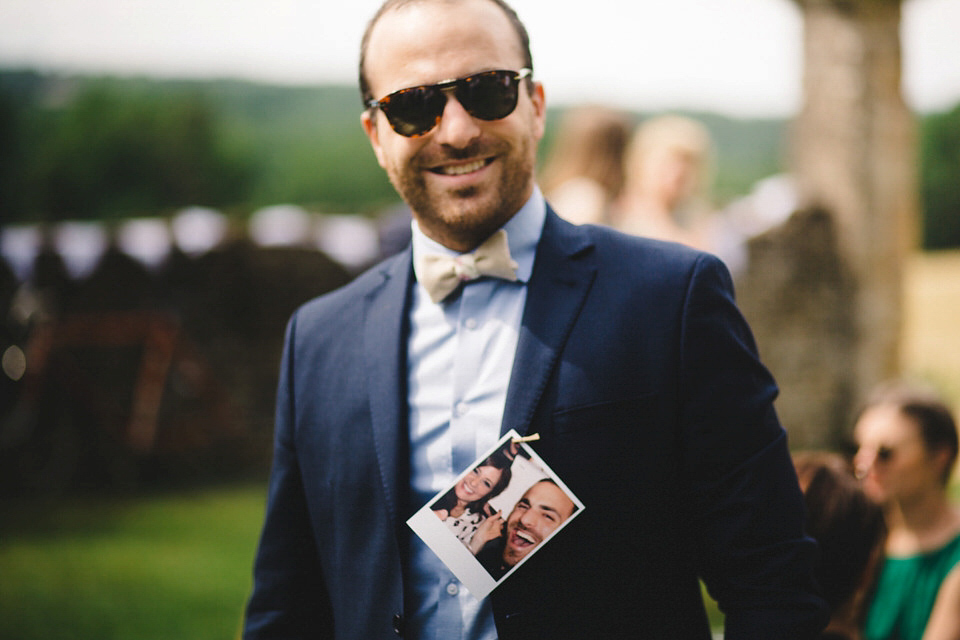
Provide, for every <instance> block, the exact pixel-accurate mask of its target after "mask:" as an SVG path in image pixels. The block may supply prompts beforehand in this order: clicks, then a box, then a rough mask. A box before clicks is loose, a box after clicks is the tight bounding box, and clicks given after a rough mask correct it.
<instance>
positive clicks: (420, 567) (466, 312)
mask: <svg viewBox="0 0 960 640" xmlns="http://www.w3.org/2000/svg"><path fill="white" fill-rule="evenodd" d="M545 218H546V204H545V202H544V199H543V195H542V194H541V193H540V191H539V189H537V188H536V187H535V188H534V193H533V195H532V196H531V197H530V199H529V200H528V201H527V203H526V204H525V205H524V206H523V207H522V208H521V209H520V211H518V212H517V213H516V215H514V216H513V218H511V219H510V221H509V222H507V224H505V225H504V227H503V228H504V229H505V230H506V232H507V241H508V243H509V246H510V255H511V257H512V258H513V259H514V260H515V261H516V262H517V264H518V269H517V281H516V282H508V281H505V280H500V279H497V278H480V279H478V280H475V281H473V282H469V283H467V284H465V285H464V286H463V287H462V288H461V290H460V291H459V292H454V293H453V294H451V295H450V297H448V298H447V299H446V300H444V301H442V302H440V303H434V302H432V301H431V300H430V296H429V295H427V292H426V290H424V288H423V286H422V285H420V284H419V283H417V284H416V285H415V286H414V290H413V299H412V301H411V308H410V314H411V315H410V339H409V344H408V351H407V376H408V383H409V386H408V390H409V391H408V392H409V407H410V456H411V465H410V467H411V488H412V492H413V493H412V495H413V498H414V500H415V502H416V504H415V506H416V508H418V509H419V508H420V507H421V506H423V505H424V504H426V503H427V502H428V501H429V500H430V499H431V498H433V497H434V496H435V495H436V494H437V493H439V492H440V491H441V490H444V489H447V488H448V487H449V486H450V485H451V484H452V483H453V480H454V478H456V477H457V476H458V475H459V474H460V473H461V472H462V471H464V470H465V469H466V468H467V467H468V466H469V465H470V464H471V463H472V462H473V461H474V460H476V459H477V458H479V457H480V456H481V455H482V454H483V453H485V452H486V451H488V450H489V449H491V448H492V447H493V446H494V445H495V444H496V443H497V440H499V437H500V424H501V422H502V420H503V409H504V403H505V401H506V397H507V385H508V384H509V382H510V371H511V369H512V368H513V359H514V355H515V354H516V350H517V337H518V335H519V331H520V321H521V319H522V316H523V307H524V304H525V302H526V298H527V287H526V283H527V282H528V281H529V279H530V274H531V273H532V271H533V260H534V256H535V254H536V249H537V242H538V241H539V240H540V234H541V232H542V231H543V222H544V219H545ZM426 253H439V254H447V255H457V252H456V251H452V250H450V249H447V248H446V247H444V246H442V245H440V244H438V243H436V242H434V241H433V240H431V239H430V238H428V237H426V236H425V235H424V234H423V233H422V232H421V231H420V229H419V228H418V226H417V223H416V222H414V223H413V257H414V265H416V263H417V257H418V256H420V255H423V254H426ZM408 534H409V535H410V537H411V540H410V553H411V558H410V560H411V562H410V565H409V566H410V575H409V576H408V578H407V580H408V582H407V588H406V592H407V594H408V597H409V599H410V600H411V601H410V602H408V607H407V610H408V612H409V619H408V620H407V624H406V627H407V633H406V634H405V635H406V636H407V637H410V638H414V639H416V640H458V639H459V640H494V639H496V637H497V632H496V628H495V627H494V623H493V613H492V610H491V608H490V601H489V598H485V599H483V600H482V601H478V600H477V599H476V598H474V597H473V596H472V595H471V594H470V592H469V591H468V590H467V589H466V588H464V587H463V585H461V584H460V582H459V581H458V580H457V579H456V578H455V577H454V575H453V573H451V572H450V570H448V569H447V568H446V566H444V564H443V563H442V562H441V561H440V560H439V559H438V558H437V556H436V555H435V554H434V553H433V551H431V550H430V549H429V548H428V547H427V546H426V545H425V544H424V543H423V542H422V541H421V540H420V539H419V538H418V537H417V536H416V535H415V534H413V533H412V532H410V531H409V530H408Z"/></svg>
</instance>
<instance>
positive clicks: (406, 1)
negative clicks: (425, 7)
mask: <svg viewBox="0 0 960 640" xmlns="http://www.w3.org/2000/svg"><path fill="white" fill-rule="evenodd" d="M428 1H429V2H443V1H446V2H457V1H458V0H386V1H385V2H384V3H383V4H382V5H380V8H379V9H377V12H376V13H375V14H373V17H372V18H371V19H370V22H369V23H367V28H366V30H365V31H364V32H363V39H362V40H361V41H360V69H359V77H360V98H361V99H362V100H363V106H364V107H366V106H367V103H369V102H370V100H372V99H373V98H374V96H373V94H372V93H371V92H370V83H369V82H368V81H367V69H366V59H367V46H368V45H369V44H370V34H371V33H372V32H373V27H374V26H376V24H377V23H378V22H379V21H380V18H382V17H383V15H384V14H385V13H387V12H388V11H393V10H396V9H400V8H402V7H405V6H407V5H412V4H417V3H422V2H428ZM488 2H492V3H493V4H495V5H496V6H498V7H500V10H501V11H503V13H504V14H505V15H506V16H507V18H508V19H509V20H510V24H511V25H512V26H513V29H514V31H515V32H516V34H517V40H518V41H519V43H520V50H521V52H522V55H523V66H524V68H526V69H530V71H533V56H532V55H531V54H530V36H529V35H528V34H527V28H526V27H525V26H523V23H522V22H521V21H520V17H519V16H518V15H517V12H516V11H514V10H513V7H511V6H510V5H508V4H507V3H506V2H504V1H503V0H488ZM527 86H528V88H529V87H532V86H533V85H532V83H531V82H529V79H528V84H527Z"/></svg>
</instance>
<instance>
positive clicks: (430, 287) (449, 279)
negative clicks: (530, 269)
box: [417, 229, 517, 302]
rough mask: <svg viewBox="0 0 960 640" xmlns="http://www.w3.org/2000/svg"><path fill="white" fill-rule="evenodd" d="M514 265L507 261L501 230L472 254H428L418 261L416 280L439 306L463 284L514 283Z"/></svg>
mask: <svg viewBox="0 0 960 640" xmlns="http://www.w3.org/2000/svg"><path fill="white" fill-rule="evenodd" d="M516 272H517V263H516V262H514V261H513V259H512V258H511V257H510V247H509V246H508V245H507V232H506V231H504V230H503V229H500V230H499V231H497V232H496V233H495V234H493V235H492V236H490V237H489V238H487V240H486V241H485V242H484V243H483V244H481V245H480V246H479V247H477V248H476V249H475V250H474V251H473V253H463V254H460V255H458V256H446V255H437V254H428V255H425V256H420V257H419V258H418V259H417V278H418V279H419V280H420V282H421V284H423V286H424V287H425V288H426V290H427V293H429V294H430V299H431V300H433V301H434V302H440V301H441V300H443V299H444V298H446V297H447V296H449V295H450V294H451V293H453V292H454V291H456V289H457V287H459V286H460V284H461V283H462V282H469V281H470V280H476V279H477V278H479V277H480V276H493V277H495V278H502V279H503V280H509V281H510V282H513V281H515V280H516V279H517V273H516Z"/></svg>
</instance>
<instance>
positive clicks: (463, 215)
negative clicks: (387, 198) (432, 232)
mask: <svg viewBox="0 0 960 640" xmlns="http://www.w3.org/2000/svg"><path fill="white" fill-rule="evenodd" d="M531 145H532V141H531V139H530V138H523V140H522V143H521V146H520V147H517V148H515V147H511V146H509V144H508V143H506V142H499V143H498V144H495V145H483V146H481V145H480V144H476V145H471V146H470V147H468V148H465V149H460V150H447V151H446V153H444V154H443V156H442V157H441V158H439V159H438V160H437V159H433V158H431V159H430V160H429V164H427V162H426V161H425V160H421V159H419V158H414V160H413V161H412V162H411V163H409V164H408V165H406V166H404V167H402V168H400V169H397V168H396V167H394V168H393V169H392V170H390V171H388V174H389V177H390V181H391V182H392V183H393V185H394V188H395V189H396V190H397V192H398V193H399V194H400V195H401V196H402V197H403V199H404V200H405V201H406V202H407V204H408V205H410V208H411V209H412V210H413V213H414V216H415V217H416V218H417V220H419V221H420V224H421V226H434V227H436V226H440V227H442V228H444V229H445V230H447V232H448V234H449V235H450V236H453V237H457V238H473V239H474V240H475V241H476V242H477V243H478V244H479V243H480V242H482V241H483V240H484V239H486V238H487V237H488V236H490V235H491V234H492V233H493V232H494V231H496V230H497V229H499V228H500V227H502V226H503V225H504V224H505V223H506V222H507V221H508V220H510V218H512V217H513V215H514V214H515V213H516V212H517V211H519V210H520V207H522V206H523V205H524V203H525V202H526V198H527V196H528V189H529V187H530V184H531V182H532V179H533V165H534V162H535V156H534V153H533V150H532V149H531ZM493 155H495V156H496V158H497V159H496V160H495V162H499V163H500V165H501V166H500V167H499V169H500V178H499V181H498V183H497V184H496V185H494V186H493V187H490V188H484V189H482V190H481V188H479V187H477V186H470V187H465V188H463V189H458V190H453V191H443V192H437V191H433V192H431V191H430V189H429V188H428V187H427V183H426V180H425V176H424V174H423V172H422V171H421V170H420V168H421V167H423V166H435V165H437V164H440V163H441V162H444V161H452V160H460V159H466V158H476V157H483V156H486V157H489V156H493Z"/></svg>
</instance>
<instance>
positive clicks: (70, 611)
mask: <svg viewBox="0 0 960 640" xmlns="http://www.w3.org/2000/svg"><path fill="white" fill-rule="evenodd" d="M264 495H265V490H264V488H263V487H256V488H242V489H236V488H235V489H221V490H216V491H213V490H210V491H203V492H197V493H190V494H178V495H167V496H158V497H152V498H139V499H135V500H134V499H126V500H121V499H74V500H69V501H66V502H60V503H44V504H23V503H20V504H10V503H3V504H0V514H2V515H0V527H2V529H0V531H2V533H0V638H11V639H13V638H16V639H17V640H34V639H37V640H39V639H41V638H42V639H44V640H55V639H59V638H63V639H64V640H66V639H71V640H77V639H86V638H90V639H93V638H96V639H98V640H110V639H112V638H116V639H118V640H119V639H123V640H160V639H168V638H191V639H194V640H230V639H232V638H235V637H236V636H237V633H238V630H239V627H240V621H241V616H242V610H243V605H244V602H245V599H246V597H247V596H248V595H249V591H250V585H251V577H250V576H251V565H252V561H253V554H254V551H255V546H256V539H257V535H258V533H259V527H260V524H261V521H262V518H263V504H264Z"/></svg>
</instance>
